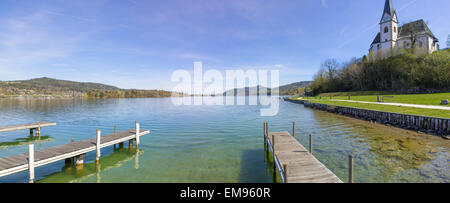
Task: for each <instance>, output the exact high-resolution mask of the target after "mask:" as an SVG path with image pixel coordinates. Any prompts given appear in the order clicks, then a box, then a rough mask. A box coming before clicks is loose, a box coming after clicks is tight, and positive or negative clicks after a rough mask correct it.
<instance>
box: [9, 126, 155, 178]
mask: <svg viewBox="0 0 450 203" xmlns="http://www.w3.org/2000/svg"><path fill="white" fill-rule="evenodd" d="M149 133H150V131H149V130H141V129H140V126H139V123H137V122H136V128H135V129H130V130H125V131H122V132H117V133H114V134H110V135H106V136H101V132H100V130H97V135H96V138H93V139H88V140H83V141H79V142H72V143H70V144H65V145H60V146H56V147H52V148H48V149H42V150H38V151H34V145H33V143H30V144H29V152H28V153H24V154H19V155H15V156H11V157H4V158H0V177H3V176H7V175H10V174H14V173H18V172H21V171H25V170H29V182H30V183H32V182H33V180H34V168H35V167H39V166H43V165H46V164H50V163H53V162H56V161H61V160H65V161H66V164H76V166H77V167H78V166H82V165H83V164H84V158H85V157H86V153H88V152H92V151H96V162H97V163H98V162H99V159H100V155H101V148H105V147H108V146H111V145H114V147H115V145H116V144H119V146H121V147H122V146H123V143H124V142H125V141H129V142H130V144H129V146H130V147H132V145H133V142H135V143H136V147H138V145H139V144H140V139H139V137H140V136H142V135H146V134H149Z"/></svg>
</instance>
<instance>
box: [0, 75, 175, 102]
mask: <svg viewBox="0 0 450 203" xmlns="http://www.w3.org/2000/svg"><path fill="white" fill-rule="evenodd" d="M171 94H172V93H171V92H168V91H162V90H127V89H120V88H118V87H114V86H111V85H104V84H100V83H91V82H74V81H68V80H57V79H52V78H46V77H43V78H36V79H31V80H17V81H3V82H2V81H0V95H13V96H18V95H22V96H27V95H28V96H30V95H39V96H43V95H45V96H78V97H79V96H86V97H101V98H122V97H127V98H128V97H169V96H171Z"/></svg>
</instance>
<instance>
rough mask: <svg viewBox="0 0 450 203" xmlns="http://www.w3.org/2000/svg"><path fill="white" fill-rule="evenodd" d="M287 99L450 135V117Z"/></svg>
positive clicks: (437, 134) (372, 120)
mask: <svg viewBox="0 0 450 203" xmlns="http://www.w3.org/2000/svg"><path fill="white" fill-rule="evenodd" d="M285 101H288V102H291V103H296V104H303V105H304V106H305V107H309V108H313V109H318V110H321V111H327V112H330V113H335V114H339V115H343V116H347V117H352V118H356V119H360V120H365V121H369V122H376V123H379V124H383V125H389V126H394V127H397V128H401V129H406V130H412V131H416V132H421V133H427V134H432V135H436V136H440V137H442V138H444V139H448V137H449V135H450V119H447V118H439V117H429V116H419V115H409V114H401V113H393V112H384V111H377V110H369V109H361V108H355V107H344V106H335V105H328V104H321V103H312V102H309V101H306V100H292V99H288V98H286V99H285Z"/></svg>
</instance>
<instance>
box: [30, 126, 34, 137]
mask: <svg viewBox="0 0 450 203" xmlns="http://www.w3.org/2000/svg"><path fill="white" fill-rule="evenodd" d="M33 135H34V129H33V128H30V137H33Z"/></svg>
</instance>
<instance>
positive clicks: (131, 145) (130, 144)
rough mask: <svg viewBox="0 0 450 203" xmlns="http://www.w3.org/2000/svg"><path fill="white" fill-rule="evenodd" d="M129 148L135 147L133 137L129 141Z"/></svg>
mask: <svg viewBox="0 0 450 203" xmlns="http://www.w3.org/2000/svg"><path fill="white" fill-rule="evenodd" d="M128 148H129V149H133V139H131V140H129V141H128Z"/></svg>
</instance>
